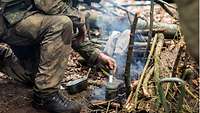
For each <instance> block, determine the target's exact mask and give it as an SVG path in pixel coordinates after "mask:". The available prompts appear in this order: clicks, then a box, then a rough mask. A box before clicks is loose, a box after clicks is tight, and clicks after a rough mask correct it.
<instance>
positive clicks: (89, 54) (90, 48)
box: [72, 40, 101, 64]
mask: <svg viewBox="0 0 200 113" xmlns="http://www.w3.org/2000/svg"><path fill="white" fill-rule="evenodd" d="M72 48H73V49H74V50H75V51H76V52H78V53H79V54H80V55H81V56H82V57H83V58H84V59H85V60H86V61H87V62H88V63H89V64H96V63H97V60H98V56H99V54H100V53H101V51H100V50H99V49H98V48H97V46H95V44H93V43H92V42H90V41H89V40H87V41H83V42H81V43H79V42H76V41H73V42H72Z"/></svg>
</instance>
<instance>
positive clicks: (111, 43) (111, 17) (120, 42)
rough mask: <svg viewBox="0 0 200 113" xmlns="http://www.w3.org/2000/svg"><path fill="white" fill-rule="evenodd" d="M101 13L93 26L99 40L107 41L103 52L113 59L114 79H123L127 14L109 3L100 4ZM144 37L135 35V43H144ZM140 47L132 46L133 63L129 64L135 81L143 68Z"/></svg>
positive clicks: (128, 26)
mask: <svg viewBox="0 0 200 113" xmlns="http://www.w3.org/2000/svg"><path fill="white" fill-rule="evenodd" d="M101 10H103V12H104V13H101V14H100V15H98V16H97V17H96V21H95V25H96V26H97V27H99V28H100V29H101V34H102V35H101V38H103V39H105V38H106V39H107V40H108V41H107V43H106V45H105V48H104V52H105V53H107V54H108V55H109V56H111V57H113V58H114V59H115V60H116V62H117V72H116V77H117V78H119V79H124V72H125V67H126V59H127V51H128V44H129V40H130V23H129V19H128V16H127V14H126V13H125V12H124V11H122V10H120V9H117V8H115V7H113V5H112V4H110V3H106V2H105V3H102V7H101ZM145 41H146V37H144V36H142V35H141V34H139V33H137V34H136V35H135V42H138V43H140V42H141V43H144V42H145ZM141 48H142V47H141V46H138V45H137V46H134V51H133V56H132V57H133V61H132V62H131V78H132V80H136V79H138V78H139V75H140V74H141V72H142V70H143V68H144V63H145V59H144V51H142V52H141V51H139V52H138V51H137V50H141Z"/></svg>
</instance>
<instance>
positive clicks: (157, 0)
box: [155, 0, 177, 10]
mask: <svg viewBox="0 0 200 113" xmlns="http://www.w3.org/2000/svg"><path fill="white" fill-rule="evenodd" d="M155 1H156V2H157V3H158V2H160V3H162V4H165V5H166V6H168V7H171V8H173V9H175V10H177V8H176V7H174V6H173V5H171V4H169V3H167V2H165V1H163V0H155Z"/></svg>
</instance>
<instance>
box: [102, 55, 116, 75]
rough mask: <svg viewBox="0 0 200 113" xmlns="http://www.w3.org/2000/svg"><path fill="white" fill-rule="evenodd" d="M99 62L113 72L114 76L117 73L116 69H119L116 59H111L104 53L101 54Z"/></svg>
mask: <svg viewBox="0 0 200 113" xmlns="http://www.w3.org/2000/svg"><path fill="white" fill-rule="evenodd" d="M98 60H99V61H100V62H102V63H103V64H105V66H106V67H107V68H108V69H110V70H112V71H113V74H114V73H115V72H116V68H117V63H116V61H115V59H113V58H111V57H110V56H108V55H106V54H104V53H100V54H99V57H98Z"/></svg>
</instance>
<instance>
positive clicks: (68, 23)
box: [57, 16, 73, 29]
mask: <svg viewBox="0 0 200 113" xmlns="http://www.w3.org/2000/svg"><path fill="white" fill-rule="evenodd" d="M57 21H58V22H59V23H60V24H62V25H64V26H63V27H64V29H66V28H67V29H73V23H72V21H71V19H70V18H69V17H67V16H58V17H57Z"/></svg>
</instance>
